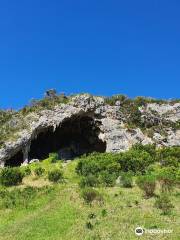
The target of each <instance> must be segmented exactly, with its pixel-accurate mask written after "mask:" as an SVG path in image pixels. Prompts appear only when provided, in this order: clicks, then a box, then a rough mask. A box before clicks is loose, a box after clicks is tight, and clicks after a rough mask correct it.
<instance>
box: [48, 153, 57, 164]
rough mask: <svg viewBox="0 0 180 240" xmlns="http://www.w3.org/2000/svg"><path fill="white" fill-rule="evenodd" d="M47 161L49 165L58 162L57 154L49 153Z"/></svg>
mask: <svg viewBox="0 0 180 240" xmlns="http://www.w3.org/2000/svg"><path fill="white" fill-rule="evenodd" d="M49 159H50V162H51V163H56V162H57V161H58V160H59V156H58V153H50V154H49Z"/></svg>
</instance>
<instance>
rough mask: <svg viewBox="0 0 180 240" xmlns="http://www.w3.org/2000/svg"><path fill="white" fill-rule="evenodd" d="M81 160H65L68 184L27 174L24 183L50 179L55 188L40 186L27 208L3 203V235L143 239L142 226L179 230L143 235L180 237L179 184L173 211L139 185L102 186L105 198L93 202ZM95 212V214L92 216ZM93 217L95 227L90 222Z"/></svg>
mask: <svg viewBox="0 0 180 240" xmlns="http://www.w3.org/2000/svg"><path fill="white" fill-rule="evenodd" d="M43 164H44V166H45V168H46V171H48V169H50V168H52V167H57V163H55V164H51V165H49V164H47V162H46V163H42V164H41V165H43ZM76 165H77V160H75V161H72V162H70V163H68V164H62V168H63V171H64V176H65V179H66V182H65V183H63V184H53V185H52V184H51V183H49V182H48V180H47V179H46V178H45V177H40V178H37V179H35V178H34V176H33V175H31V176H28V177H26V178H25V179H24V181H23V184H22V185H20V186H18V188H24V187H25V186H35V187H38V188H42V186H45V185H48V186H49V188H50V189H51V188H52V191H47V192H45V193H43V192H42V193H41V192H40V194H39V195H38V197H37V198H35V199H32V202H31V204H30V205H29V206H28V207H27V208H23V207H18V208H12V209H0V240H10V239H13V240H81V239H82V240H93V239H97V240H99V239H102V240H108V239H109V240H119V239H122V240H126V239H127V240H129V239H131V240H134V239H138V237H137V236H136V235H135V234H134V229H135V228H136V227H137V226H142V227H144V228H146V229H150V228H159V229H172V230H173V233H172V234H170V235H168V234H164V235H162V234H157V235H150V234H145V235H143V236H142V237H141V239H158V240H159V239H175V240H176V239H178V237H179V233H180V232H179V222H178V221H179V220H180V219H179V216H178V213H179V211H180V204H179V197H180V195H179V193H178V191H177V190H175V191H174V193H172V196H171V198H172V203H173V205H174V206H175V208H174V209H173V212H172V213H171V214H170V215H167V216H164V215H162V214H161V211H160V210H158V209H156V208H155V207H154V202H155V198H154V197H153V198H150V199H144V198H143V197H142V194H143V193H142V191H141V190H140V189H139V188H138V187H137V186H134V187H133V188H131V189H128V188H122V187H120V186H115V187H111V188H99V189H98V191H99V192H101V193H102V194H103V197H104V204H103V205H102V204H101V205H100V204H98V203H93V204H92V205H91V206H90V205H87V204H85V203H84V202H83V199H82V198H81V194H80V189H79V187H78V181H79V177H78V176H77V175H76V173H75V171H74V169H75V167H76ZM33 167H34V166H33V165H32V168H33ZM16 188H17V187H16ZM8 189H9V191H11V190H12V189H14V187H11V188H8ZM104 211H105V212H106V214H105V215H104V214H103V212H104ZM90 215H93V216H94V217H93V218H92V219H91V218H89V216H90ZM89 222H90V224H91V225H90V226H92V228H88V227H87V226H88V225H89V224H88V223H89Z"/></svg>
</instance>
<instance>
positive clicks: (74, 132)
mask: <svg viewBox="0 0 180 240" xmlns="http://www.w3.org/2000/svg"><path fill="white" fill-rule="evenodd" d="M99 124H100V123H99ZM99 132H100V129H99V127H98V122H95V121H94V119H93V118H91V117H88V116H75V117H72V118H69V119H67V120H65V121H64V122H63V123H62V124H61V125H60V126H59V127H57V128H56V130H55V131H53V129H52V128H49V129H46V131H43V132H41V133H39V135H38V136H37V138H36V139H35V140H33V141H32V142H31V147H30V152H29V159H40V160H42V159H45V158H47V157H48V156H49V153H52V152H58V154H59V157H60V159H72V158H74V157H76V156H80V155H82V154H85V153H91V152H105V151H106V143H105V142H103V141H102V140H101V139H99V137H98V135H99Z"/></svg>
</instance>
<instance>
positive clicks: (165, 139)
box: [0, 94, 180, 166]
mask: <svg viewBox="0 0 180 240" xmlns="http://www.w3.org/2000/svg"><path fill="white" fill-rule="evenodd" d="M140 111H141V117H142V121H143V119H145V120H144V121H146V122H147V121H148V123H149V124H151V125H153V124H154V125H156V126H158V124H160V123H162V122H163V121H168V122H170V123H171V122H172V123H176V122H178V121H179V120H180V103H175V104H173V105H172V104H168V103H167V104H161V105H160V104H157V103H151V104H147V105H146V107H142V108H140ZM82 116H88V117H90V118H92V119H93V122H94V124H95V126H96V127H97V126H98V128H99V131H98V132H97V134H98V138H99V139H100V140H101V141H102V142H105V143H106V151H107V152H119V151H125V150H127V149H129V148H130V147H131V146H132V145H133V144H135V143H142V144H152V143H156V144H157V145H158V146H174V145H180V130H178V129H174V128H172V127H171V126H170V125H168V126H166V127H165V128H164V131H165V133H166V134H165V136H163V135H162V134H161V133H159V132H154V133H153V135H152V136H151V137H149V136H148V135H147V134H146V131H142V130H141V129H140V128H139V127H135V128H129V127H128V126H127V125H126V116H125V115H124V113H123V112H122V111H121V103H120V102H118V101H117V102H116V104H115V105H114V106H110V105H108V104H106V103H105V99H104V98H103V97H96V96H91V95H89V94H82V95H77V96H74V97H72V98H71V100H70V101H69V102H68V103H67V104H60V105H57V106H55V107H54V108H53V109H51V110H41V111H40V112H33V113H29V114H27V116H25V118H24V121H25V122H26V125H27V127H26V128H24V129H23V130H19V131H18V133H17V135H16V139H12V140H7V141H5V143H4V144H3V145H2V146H1V148H0V165H1V166H4V164H5V163H6V161H8V159H10V158H12V157H13V156H15V154H17V153H18V152H20V151H21V152H22V155H23V161H24V162H25V163H26V162H28V161H30V160H31V159H29V157H28V152H29V151H30V148H31V142H32V141H33V140H34V139H36V138H37V137H38V135H39V134H40V133H42V132H44V131H46V130H47V129H53V131H56V128H58V127H59V126H61V124H63V123H64V122H65V121H66V120H68V119H71V118H72V119H73V118H77V117H82ZM92 129H93V127H92Z"/></svg>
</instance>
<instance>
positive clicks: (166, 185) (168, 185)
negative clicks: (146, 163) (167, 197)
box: [157, 167, 176, 192]
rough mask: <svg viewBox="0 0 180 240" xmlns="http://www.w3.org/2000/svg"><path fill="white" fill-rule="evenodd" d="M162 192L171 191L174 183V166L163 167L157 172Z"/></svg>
mask: <svg viewBox="0 0 180 240" xmlns="http://www.w3.org/2000/svg"><path fill="white" fill-rule="evenodd" d="M157 179H158V180H159V182H160V185H161V190H162V192H169V191H172V190H173V188H174V187H175V185H176V169H175V168H174V167H163V168H161V169H159V171H158V172H157Z"/></svg>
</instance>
